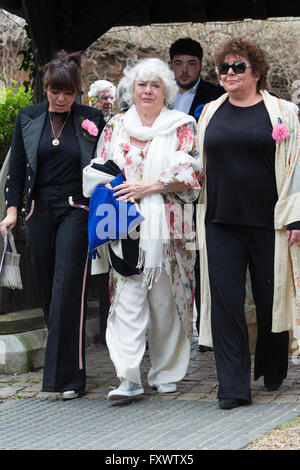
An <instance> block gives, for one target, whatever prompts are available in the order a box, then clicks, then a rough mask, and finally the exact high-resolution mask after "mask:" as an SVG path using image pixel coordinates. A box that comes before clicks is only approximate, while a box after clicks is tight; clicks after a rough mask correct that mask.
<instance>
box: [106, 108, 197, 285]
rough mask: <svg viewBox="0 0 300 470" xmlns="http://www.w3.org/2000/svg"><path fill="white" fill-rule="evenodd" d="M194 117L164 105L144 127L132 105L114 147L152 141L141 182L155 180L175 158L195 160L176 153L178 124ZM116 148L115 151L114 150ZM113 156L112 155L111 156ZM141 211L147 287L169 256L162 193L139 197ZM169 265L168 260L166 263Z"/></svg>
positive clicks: (141, 264) (142, 262) (142, 259)
mask: <svg viewBox="0 0 300 470" xmlns="http://www.w3.org/2000/svg"><path fill="white" fill-rule="evenodd" d="M188 122H193V123H195V120H194V118H193V117H192V116H189V115H187V114H185V113H183V112H181V111H176V110H168V109H167V108H165V107H164V108H163V109H162V111H161V113H160V115H159V116H158V117H157V119H156V120H155V122H154V124H153V125H152V127H144V126H143V125H142V123H141V120H140V117H139V115H138V112H137V110H136V107H135V105H133V106H132V107H131V108H130V109H129V110H128V111H127V113H126V114H125V116H124V130H125V134H126V135H121V133H120V134H118V137H117V140H116V141H115V142H114V144H117V146H116V145H113V147H112V148H113V149H116V150H117V149H120V148H121V145H122V143H124V142H126V141H127V142H128V141H129V139H130V137H134V138H136V139H138V140H142V141H151V143H150V145H149V149H148V154H147V158H146V160H145V166H144V173H143V181H145V182H147V181H153V182H154V181H157V180H158V178H159V177H160V175H161V172H162V171H163V170H165V169H166V168H168V167H169V166H170V164H171V163H172V161H174V159H175V158H176V164H180V159H181V161H182V162H186V160H187V158H188V159H189V161H190V162H192V161H193V160H194V159H193V158H192V157H190V156H189V155H187V154H186V153H184V152H177V151H176V149H177V147H178V142H177V135H176V130H177V128H178V127H180V126H182V125H184V124H186V123H188ZM117 151H118V150H117ZM114 156H115V155H114ZM140 209H141V213H142V214H143V216H144V217H145V221H144V222H142V224H141V228H140V243H139V250H140V252H139V261H138V267H139V268H143V285H146V286H147V287H148V288H149V289H150V288H151V287H152V282H153V279H155V280H157V279H158V277H159V275H160V272H161V268H162V262H163V260H164V259H168V258H169V255H170V232H169V227H168V223H167V219H166V213H165V205H164V200H163V197H162V195H161V194H151V195H150V196H146V197H144V198H142V199H141V202H140ZM166 264H168V263H166Z"/></svg>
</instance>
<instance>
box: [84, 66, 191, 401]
mask: <svg viewBox="0 0 300 470" xmlns="http://www.w3.org/2000/svg"><path fill="white" fill-rule="evenodd" d="M120 86H121V87H123V89H124V90H125V96H124V99H125V100H126V102H127V103H129V104H130V108H129V110H128V111H127V112H126V113H123V114H118V115H115V116H114V117H113V118H112V119H111V120H110V121H109V123H108V124H107V125H106V127H105V128H104V131H103V133H102V136H101V138H100V140H99V145H98V147H97V158H96V159H94V160H93V161H92V163H91V165H93V164H94V163H95V162H96V163H99V164H104V163H105V162H107V161H109V160H112V161H113V162H114V164H117V165H118V167H119V168H120V170H121V171H122V173H123V175H124V177H125V181H124V182H123V183H122V184H121V185H118V186H116V187H114V188H113V190H114V196H115V197H116V198H117V200H120V201H123V202H126V201H130V200H131V201H133V200H135V201H138V202H139V203H140V210H141V213H142V214H143V216H144V218H145V220H144V221H143V222H142V223H141V225H140V237H139V245H138V263H137V270H136V271H135V272H133V273H131V275H127V276H124V275H122V274H120V273H119V272H117V270H116V269H114V268H112V269H111V286H112V295H111V302H112V303H111V308H110V314H109V318H108V322H107V331H106V341H107V345H108V348H109V352H110V356H111V359H112V361H113V364H114V366H115V369H116V374H117V376H118V378H119V380H120V386H119V387H118V388H117V389H115V390H112V391H111V392H110V393H109V394H108V400H110V401H114V402H115V403H116V400H118V401H119V400H124V399H125V400H126V399H127V400H128V399H133V398H135V397H138V396H140V395H141V394H143V393H144V390H143V387H142V383H141V374H140V364H141V361H142V358H143V355H144V352H145V348H146V337H147V341H148V344H149V357H150V362H151V368H150V370H149V373H148V384H149V385H150V386H151V387H152V388H155V389H157V391H158V392H160V393H165V392H175V391H176V390H177V385H176V382H178V381H180V380H181V379H182V378H183V377H184V376H185V374H186V372H187V368H188V364H189V359H190V342H189V336H190V335H191V332H192V324H193V323H192V320H193V301H194V285H195V279H194V271H193V269H194V262H195V251H194V249H195V247H194V242H195V233H194V227H193V220H192V210H193V209H192V207H193V204H192V202H193V201H194V200H196V199H197V197H198V195H199V191H200V184H199V179H198V177H199V173H200V172H199V154H198V150H197V139H196V128H195V121H194V118H193V117H191V116H188V115H187V114H185V113H182V112H180V111H176V110H171V109H169V107H170V106H171V104H172V103H173V102H174V100H175V97H176V93H177V85H176V81H175V77H174V74H173V72H172V71H171V70H170V69H169V67H168V65H167V64H165V63H164V62H162V61H161V60H160V59H156V58H147V59H142V60H140V61H139V62H137V64H135V65H134V66H132V67H126V68H125V71H124V77H123V78H122V79H121V81H120ZM95 184H97V182H96V181H95ZM187 213H189V215H190V217H189V218H188V217H187V216H186V215H187ZM110 261H111V260H110Z"/></svg>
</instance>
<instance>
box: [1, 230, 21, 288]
mask: <svg viewBox="0 0 300 470" xmlns="http://www.w3.org/2000/svg"><path fill="white" fill-rule="evenodd" d="M8 245H10V248H11V252H10V251H7V248H8ZM20 258H21V255H19V254H18V253H17V250H16V245H15V241H14V237H13V234H12V233H11V231H10V230H7V229H6V227H5V239H4V249H3V254H2V258H1V264H0V287H8V288H9V289H23V284H22V279H21V272H20Z"/></svg>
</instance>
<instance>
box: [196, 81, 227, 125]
mask: <svg viewBox="0 0 300 470" xmlns="http://www.w3.org/2000/svg"><path fill="white" fill-rule="evenodd" d="M224 93H225V90H224V88H223V87H222V86H219V85H214V84H213V83H209V82H206V81H205V80H203V78H201V80H200V82H199V85H198V87H197V91H196V94H195V96H194V99H193V102H192V105H191V108H190V110H189V115H190V116H193V117H194V118H195V119H196V121H198V119H199V116H200V114H201V111H202V108H203V106H202V105H203V104H206V103H209V102H210V101H213V100H216V99H217V98H219V96H221V95H224Z"/></svg>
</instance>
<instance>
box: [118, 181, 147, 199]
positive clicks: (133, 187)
mask: <svg viewBox="0 0 300 470" xmlns="http://www.w3.org/2000/svg"><path fill="white" fill-rule="evenodd" d="M113 189H114V191H115V192H114V196H115V197H116V198H117V201H122V202H127V201H130V200H131V199H132V198H133V199H134V200H135V201H139V200H140V199H142V198H143V197H145V196H148V195H149V194H151V193H152V192H155V191H154V190H153V189H154V188H153V185H151V183H148V182H147V183H146V182H141V181H125V182H124V183H122V184H119V186H115V187H114V188H113Z"/></svg>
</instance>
